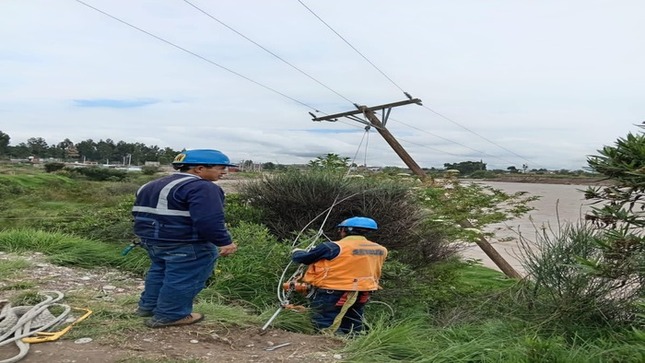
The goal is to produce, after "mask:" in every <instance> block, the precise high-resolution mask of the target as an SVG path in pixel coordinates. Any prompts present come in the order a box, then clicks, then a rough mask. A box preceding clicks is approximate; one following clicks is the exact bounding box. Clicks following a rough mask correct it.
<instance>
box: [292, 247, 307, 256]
mask: <svg viewBox="0 0 645 363" xmlns="http://www.w3.org/2000/svg"><path fill="white" fill-rule="evenodd" d="M296 252H307V250H305V249H304V248H294V249H293V250H291V254H292V255H293V254H294V253H296Z"/></svg>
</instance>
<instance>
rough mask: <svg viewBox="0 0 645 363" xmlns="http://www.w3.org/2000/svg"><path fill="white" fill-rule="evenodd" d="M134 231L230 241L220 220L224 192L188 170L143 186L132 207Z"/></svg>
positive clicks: (173, 237) (171, 238)
mask: <svg viewBox="0 0 645 363" xmlns="http://www.w3.org/2000/svg"><path fill="white" fill-rule="evenodd" d="M132 215H133V216H134V232H135V234H136V235H137V236H138V237H139V238H142V239H148V240H157V241H169V242H186V243H199V242H212V243H214V244H215V245H217V246H226V245H229V244H231V243H232V242H233V240H232V239H231V235H230V234H229V233H228V230H227V229H226V224H225V220H224V191H223V190H222V188H220V187H219V186H218V185H217V184H215V183H213V182H211V181H209V180H206V179H202V178H200V177H199V176H196V175H193V174H189V173H177V174H173V175H169V176H166V177H163V178H160V179H157V180H153V181H151V182H149V183H147V184H145V185H143V186H142V187H141V188H139V190H138V191H137V198H136V201H135V203H134V207H133V208H132Z"/></svg>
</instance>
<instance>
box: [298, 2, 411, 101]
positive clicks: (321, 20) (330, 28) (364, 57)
mask: <svg viewBox="0 0 645 363" xmlns="http://www.w3.org/2000/svg"><path fill="white" fill-rule="evenodd" d="M298 2H299V3H300V5H302V6H303V7H304V8H305V9H307V10H308V11H309V12H310V13H311V14H312V15H313V16H315V17H316V18H317V19H318V20H320V22H322V23H323V24H325V25H326V26H327V28H329V30H331V31H332V32H334V34H336V35H337V36H338V37H339V38H340V39H342V40H343V41H344V42H345V44H347V45H348V46H349V47H350V48H352V49H353V50H354V51H355V52H356V53H358V55H360V56H361V57H363V59H365V61H366V62H367V63H369V64H370V65H371V66H372V67H374V69H376V70H377V71H378V72H379V73H381V74H382V75H383V76H384V77H385V78H387V79H388V80H389V81H390V82H391V83H392V84H393V85H394V86H396V87H397V88H398V89H400V90H401V92H403V93H406V92H405V91H404V90H403V88H401V86H399V85H398V84H397V83H396V82H394V80H393V79H392V78H390V77H389V76H388V75H387V74H385V72H383V71H382V70H381V69H380V68H379V67H377V66H376V64H374V63H372V61H370V60H369V59H368V58H367V57H366V56H364V55H363V53H361V52H360V51H359V50H358V49H356V47H354V46H353V45H352V43H350V42H349V41H348V40H347V39H345V38H344V37H343V36H342V35H340V33H338V32H337V31H336V30H335V29H334V28H332V27H331V25H329V24H327V22H326V21H324V20H323V19H322V18H321V17H320V16H318V14H316V12H314V11H313V10H312V9H311V8H310V7H308V6H307V5H306V4H305V3H304V2H302V1H301V0H298Z"/></svg>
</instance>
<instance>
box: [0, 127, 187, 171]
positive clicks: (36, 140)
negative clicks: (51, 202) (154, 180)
mask: <svg viewBox="0 0 645 363" xmlns="http://www.w3.org/2000/svg"><path fill="white" fill-rule="evenodd" d="M10 140H11V137H10V136H9V135H8V134H6V133H4V132H2V131H0V158H16V159H26V158H28V157H30V156H33V157H37V158H40V159H46V158H55V159H59V160H65V161H95V162H108V161H109V162H110V163H127V164H132V165H141V164H143V163H144V162H146V161H158V162H159V163H161V164H169V163H171V162H172V160H173V159H174V157H175V156H176V155H177V154H179V153H180V152H181V150H180V151H177V150H173V149H172V148H169V147H166V148H161V147H159V146H157V145H153V146H148V145H145V144H143V143H140V142H136V143H128V142H125V141H118V142H114V141H113V140H112V139H105V140H103V139H101V140H99V141H94V140H92V139H87V140H84V141H81V142H78V143H74V142H72V141H71V140H70V139H67V138H66V139H65V140H63V141H61V142H59V143H57V144H51V145H48V144H47V142H46V141H45V139H43V138H42V137H32V138H29V139H28V140H27V142H26V143H25V142H21V143H19V144H18V145H15V146H12V145H10V144H9V141H10Z"/></svg>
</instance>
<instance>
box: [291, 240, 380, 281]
mask: <svg viewBox="0 0 645 363" xmlns="http://www.w3.org/2000/svg"><path fill="white" fill-rule="evenodd" d="M333 243H336V244H337V245H338V246H339V247H340V253H339V254H338V256H336V257H334V258H333V259H331V260H327V259H322V260H318V261H316V262H314V263H312V264H311V265H309V268H308V269H307V271H306V272H305V275H304V276H303V278H302V281H304V282H307V283H310V284H311V285H313V286H316V287H319V288H323V289H330V290H343V291H375V290H378V289H379V288H380V286H379V279H380V278H381V268H382V267H383V262H384V261H385V258H386V257H387V249H386V248H385V247H383V246H381V245H379V244H378V243H375V242H371V241H369V240H367V239H366V238H365V237H363V236H347V237H345V238H343V239H341V240H340V241H337V242H333Z"/></svg>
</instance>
